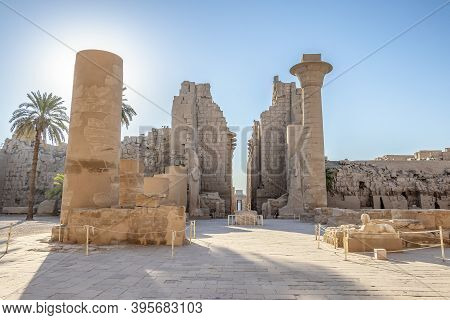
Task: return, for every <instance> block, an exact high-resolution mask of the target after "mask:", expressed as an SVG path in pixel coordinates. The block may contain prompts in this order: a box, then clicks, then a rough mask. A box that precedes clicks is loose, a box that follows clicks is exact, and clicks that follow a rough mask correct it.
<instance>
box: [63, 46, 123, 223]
mask: <svg viewBox="0 0 450 320" xmlns="http://www.w3.org/2000/svg"><path fill="white" fill-rule="evenodd" d="M122 70H123V62H122V59H121V58H120V57H119V56H117V55H115V54H113V53H110V52H105V51H99V50H85V51H80V52H78V53H77V57H76V61H75V73H74V81H73V93H72V109H71V113H70V126H69V142H68V146H67V154H66V163H65V169H64V174H65V177H64V189H63V198H62V210H61V224H67V222H68V219H69V216H68V215H69V212H70V209H74V208H107V207H111V206H115V205H118V203H119V161H120V127H121V108H122V84H123V82H122V81H123V80H122V79H123V75H122V73H123V71H122Z"/></svg>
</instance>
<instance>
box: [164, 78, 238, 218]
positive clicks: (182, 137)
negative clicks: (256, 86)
mask: <svg viewBox="0 0 450 320" xmlns="http://www.w3.org/2000/svg"><path fill="white" fill-rule="evenodd" d="M234 140H235V138H234V134H233V133H231V132H230V130H229V128H228V125H227V122H226V120H225V117H224V115H223V112H222V110H221V109H220V107H219V106H218V105H217V104H216V103H215V102H214V101H213V99H212V96H211V89H210V85H209V84H195V83H194V82H188V81H185V82H183V83H182V84H181V89H180V94H179V95H178V96H176V97H174V100H173V106H172V136H171V154H170V156H171V164H172V165H188V164H189V161H188V154H189V153H188V152H187V151H188V150H189V149H192V150H195V152H196V153H197V156H198V159H199V166H200V171H201V178H200V179H201V182H200V193H202V192H218V193H219V195H220V197H221V198H222V199H224V200H225V212H227V213H229V212H230V210H231V188H232V179H231V175H232V164H231V160H232V155H233V150H234V145H235V143H234ZM189 171H190V170H189V168H188V172H189Z"/></svg>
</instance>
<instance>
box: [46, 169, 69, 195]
mask: <svg viewBox="0 0 450 320" xmlns="http://www.w3.org/2000/svg"><path fill="white" fill-rule="evenodd" d="M63 184H64V173H57V174H56V176H54V177H53V188H52V189H50V190H48V191H47V192H46V193H45V195H46V197H47V198H48V199H57V200H59V199H61V197H62V190H63Z"/></svg>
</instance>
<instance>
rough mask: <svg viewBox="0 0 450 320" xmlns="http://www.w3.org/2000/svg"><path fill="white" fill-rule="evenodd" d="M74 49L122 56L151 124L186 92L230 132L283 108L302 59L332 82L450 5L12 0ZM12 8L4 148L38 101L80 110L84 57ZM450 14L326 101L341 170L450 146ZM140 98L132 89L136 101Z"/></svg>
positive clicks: (356, 71) (2, 14) (4, 12)
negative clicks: (77, 97) (280, 92)
mask: <svg viewBox="0 0 450 320" xmlns="http://www.w3.org/2000/svg"><path fill="white" fill-rule="evenodd" d="M1 2H4V3H7V4H9V5H10V6H12V7H13V8H15V9H16V10H17V11H19V12H20V13H21V14H23V15H24V16H26V17H27V18H28V19H30V20H32V21H33V22H35V23H36V24H37V25H39V26H41V27H42V28H44V29H45V30H47V31H48V32H49V33H51V34H52V35H54V36H55V37H57V38H59V39H60V40H61V41H63V42H64V43H66V44H67V45H69V46H70V47H73V48H75V49H76V50H83V49H89V48H95V49H102V50H108V51H112V52H114V53H116V54H119V55H120V56H122V58H123V60H124V81H125V83H126V84H128V85H129V86H131V87H133V88H134V89H136V90H137V91H139V92H140V93H141V94H142V95H143V96H145V97H147V98H148V99H150V100H152V101H154V102H155V103H156V104H158V105H159V106H160V107H161V108H163V109H165V110H167V112H163V111H161V110H159V109H157V108H155V107H154V106H153V105H152V104H151V103H149V102H148V101H147V100H145V99H143V98H141V97H139V96H138V95H137V94H135V93H133V92H128V98H129V101H130V102H131V104H132V105H133V106H135V108H136V110H137V112H138V113H139V115H138V117H137V118H136V120H135V121H133V123H132V125H131V126H130V128H129V129H128V130H125V129H123V133H122V135H123V136H124V135H137V134H138V132H139V127H140V126H154V127H160V126H162V125H170V110H171V106H172V99H173V96H174V95H177V94H178V90H179V87H180V84H181V82H182V81H184V80H189V81H195V82H209V83H211V88H212V94H213V97H214V100H215V101H216V102H217V103H218V104H219V105H220V107H221V108H222V110H223V111H224V114H225V116H226V118H227V120H228V124H229V126H231V127H233V128H239V129H235V130H237V131H240V132H244V133H245V132H247V134H248V130H242V129H243V128H245V127H248V126H251V124H252V122H253V120H254V119H258V118H259V115H260V113H261V112H262V111H264V110H265V109H267V108H268V106H269V105H270V102H271V86H272V79H273V76H274V75H279V76H280V80H282V81H285V82H290V81H295V80H296V79H294V77H293V76H291V75H290V74H289V68H290V67H291V66H292V65H294V64H295V63H297V62H298V60H299V59H300V56H301V54H302V53H322V57H323V59H324V60H326V61H328V62H330V63H331V64H333V66H334V70H333V72H332V73H331V74H329V75H328V78H327V80H332V79H334V78H335V77H336V76H338V75H340V74H341V73H342V72H343V71H344V70H346V69H347V68H349V67H351V66H352V65H354V64H355V63H356V62H358V61H359V60H360V59H361V58H363V57H365V56H366V55H368V54H370V53H371V52H373V51H374V50H376V49H377V48H379V47H380V46H381V45H383V44H384V43H386V41H388V40H389V39H391V38H392V37H394V36H396V35H398V34H399V33H401V32H402V31H404V30H405V29H407V28H409V27H410V26H411V25H413V24H414V23H416V22H418V21H419V20H420V19H422V18H423V17H424V16H426V15H427V14H429V13H430V12H431V11H433V10H434V9H435V8H437V7H439V6H440V5H442V4H443V3H445V2H446V1H444V0H439V1H438V0H430V1H221V2H219V1H186V0H184V1H80V0H77V1H12V0H1ZM1 2H0V43H1V50H0V87H1V88H2V94H1V95H0V106H1V108H2V114H3V116H2V117H1V120H0V121H1V124H0V139H2V140H3V139H4V138H6V137H9V136H10V133H9V123H8V119H9V117H10V115H11V113H12V111H13V110H14V109H15V108H16V107H17V106H18V105H19V104H20V103H21V102H23V101H25V99H26V97H25V94H26V93H27V92H29V91H30V90H38V89H39V90H41V91H51V92H54V93H55V94H57V95H60V96H62V97H63V98H64V100H65V101H66V102H67V106H68V107H70V100H71V90H72V76H73V65H74V61H75V52H73V51H72V50H70V49H68V48H67V47H65V46H63V45H61V44H60V43H58V42H57V41H55V39H53V38H51V37H50V36H49V35H47V34H45V33H44V32H43V31H41V30H39V29H38V28H37V27H36V26H33V25H32V24H31V23H30V22H28V21H26V20H24V19H23V18H22V17H20V16H18V15H17V14H15V13H13V12H12V11H11V10H10V9H7V8H6V7H5V6H4V5H3V4H1ZM449 57H450V5H447V6H446V7H445V8H444V9H442V10H440V11H439V12H437V13H436V14H434V15H433V16H432V17H430V18H429V19H427V20H425V21H424V22H423V23H421V24H419V25H417V26H416V27H415V28H413V29H412V30H410V31H408V32H406V33H405V34H404V35H402V36H400V37H399V38H398V39H396V40H395V41H393V42H392V43H390V44H389V45H387V46H386V47H385V48H383V49H381V50H380V51H379V52H377V53H376V54H374V55H373V56H371V57H370V58H368V59H367V60H365V61H364V62H362V63H361V64H359V65H358V66H356V67H355V68H353V69H352V70H350V71H349V72H347V73H345V74H344V75H342V76H341V77H339V78H338V79H336V80H335V81H333V82H332V83H330V84H329V85H328V86H326V87H325V88H324V89H323V92H322V95H323V111H324V130H325V149H326V154H327V156H328V157H329V158H330V159H333V160H334V159H344V158H348V159H354V160H356V159H372V158H374V157H376V156H378V155H383V154H395V153H398V154H404V153H407V154H409V153H412V152H414V151H416V150H419V149H442V148H444V147H450V105H449V101H450V59H449ZM128 91H130V90H128ZM246 140H247V136H244V134H243V133H238V146H237V149H236V152H235V157H234V177H233V178H234V182H235V186H236V187H237V188H244V189H245V171H244V170H245V161H246V149H247V147H246Z"/></svg>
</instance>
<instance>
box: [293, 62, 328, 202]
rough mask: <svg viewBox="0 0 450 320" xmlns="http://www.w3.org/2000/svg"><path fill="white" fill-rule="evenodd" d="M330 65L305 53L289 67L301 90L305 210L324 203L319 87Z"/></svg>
mask: <svg viewBox="0 0 450 320" xmlns="http://www.w3.org/2000/svg"><path fill="white" fill-rule="evenodd" d="M332 69H333V67H332V66H331V64H329V63H327V62H323V61H322V60H321V56H320V54H304V55H303V58H302V62H301V63H299V64H297V65H295V66H293V67H292V68H291V70H290V71H291V74H293V75H295V76H297V77H298V79H299V80H300V84H301V87H302V90H303V94H302V98H303V126H304V128H303V130H304V139H303V149H302V157H303V159H302V175H303V197H304V205H305V208H306V209H314V208H318V207H326V206H327V190H326V183H325V155H324V141H323V120H322V98H321V89H322V85H323V79H324V76H325V74H327V73H329V72H330V71H331V70H332Z"/></svg>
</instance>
